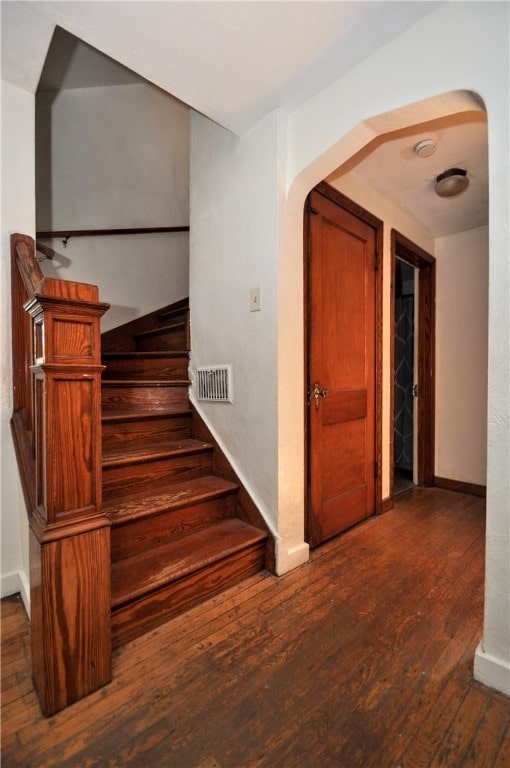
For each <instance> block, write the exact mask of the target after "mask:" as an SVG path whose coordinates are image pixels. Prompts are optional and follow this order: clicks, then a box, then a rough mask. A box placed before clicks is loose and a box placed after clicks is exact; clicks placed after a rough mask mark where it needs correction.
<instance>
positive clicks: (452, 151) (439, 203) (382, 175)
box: [328, 109, 489, 237]
mask: <svg viewBox="0 0 510 768" xmlns="http://www.w3.org/2000/svg"><path fill="white" fill-rule="evenodd" d="M426 139H433V140H434V141H435V142H436V144H437V149H436V151H435V152H434V154H432V155H431V156H430V157H425V158H420V157H418V155H417V154H416V152H415V147H416V145H417V144H418V143H419V142H421V141H423V140H426ZM449 168H461V169H463V170H465V171H467V176H468V179H469V182H470V183H469V187H468V189H467V190H466V191H465V192H463V193H462V194H461V195H459V196H458V197H452V198H442V197H439V196H438V195H436V194H435V192H434V185H435V179H436V177H437V176H439V174H441V173H443V171H446V170H448V169H449ZM347 174H352V176H353V177H354V179H355V180H356V181H358V182H359V183H360V184H361V185H365V186H369V187H372V188H375V190H376V191H377V192H379V193H380V194H381V195H383V196H384V197H386V198H388V199H389V200H390V201H391V202H392V203H393V204H394V205H396V206H398V207H399V208H401V209H402V210H404V211H405V212H406V213H407V214H408V215H409V216H410V217H411V218H413V219H415V220H416V221H417V222H418V223H419V224H420V225H421V226H423V227H425V228H426V229H427V230H428V231H429V232H430V233H431V234H432V235H433V237H444V236H446V235H451V234H455V233H457V232H464V231H465V230H468V229H473V228H475V227H481V226H483V225H485V224H487V222H488V209H489V176H488V158H487V116H486V113H485V112H484V111H483V110H481V109H480V110H479V111H473V112H466V113H463V114H461V115H457V116H455V117H451V118H449V119H448V118H445V119H442V120H437V121H434V122H431V123H427V124H425V125H420V126H415V127H413V128H411V129H408V130H406V131H401V132H398V133H397V134H393V135H389V136H388V135H387V136H385V137H383V138H382V139H381V140H380V141H378V142H376V144H375V146H374V145H371V146H370V147H368V148H367V149H366V150H365V151H364V152H363V153H360V154H359V155H358V156H356V157H353V158H351V160H350V161H349V162H348V163H346V164H345V165H344V166H343V167H342V168H339V169H338V170H337V171H335V172H334V173H332V174H331V175H330V176H329V177H328V181H330V183H332V184H333V185H335V184H336V183H338V186H339V187H340V189H341V182H342V178H344V177H345V176H346V175H347Z"/></svg>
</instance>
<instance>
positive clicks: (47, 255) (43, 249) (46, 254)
mask: <svg viewBox="0 0 510 768" xmlns="http://www.w3.org/2000/svg"><path fill="white" fill-rule="evenodd" d="M35 248H36V251H38V252H39V253H42V254H43V258H41V259H37V261H43V260H44V259H49V260H50V261H51V260H52V259H53V257H54V256H55V253H56V251H54V250H53V248H50V247H49V246H48V245H44V244H43V243H39V242H37V243H36V244H35Z"/></svg>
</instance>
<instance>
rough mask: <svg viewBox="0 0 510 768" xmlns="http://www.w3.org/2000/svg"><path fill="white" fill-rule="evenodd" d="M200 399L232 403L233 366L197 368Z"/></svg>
mask: <svg viewBox="0 0 510 768" xmlns="http://www.w3.org/2000/svg"><path fill="white" fill-rule="evenodd" d="M197 376H198V399H199V400H208V401H214V402H220V403H232V402H233V392H232V366H231V365H214V366H207V367H205V366H204V367H201V368H197Z"/></svg>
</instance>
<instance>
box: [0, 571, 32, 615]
mask: <svg viewBox="0 0 510 768" xmlns="http://www.w3.org/2000/svg"><path fill="white" fill-rule="evenodd" d="M18 592H19V593H20V595H21V599H22V601H23V605H24V606H25V610H26V612H27V616H30V587H29V585H28V580H27V577H26V575H25V574H24V573H23V572H22V571H13V572H12V573H3V574H2V576H1V577H0V595H1V597H2V599H3V598H4V597H10V596H11V595H15V594H17V593H18Z"/></svg>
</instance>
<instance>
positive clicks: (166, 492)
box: [103, 475, 238, 525]
mask: <svg viewBox="0 0 510 768" xmlns="http://www.w3.org/2000/svg"><path fill="white" fill-rule="evenodd" d="M237 489H238V486H237V485H236V484H235V483H231V482H229V481H228V480H223V479H222V478H220V477H217V476H216V475H205V476H203V477H195V478H192V479H190V480H184V481H181V482H177V483H176V482H171V481H165V482H163V483H160V484H159V485H157V484H155V485H154V486H153V487H152V488H151V491H150V493H147V490H146V489H145V490H143V491H138V492H136V493H133V491H132V490H130V489H129V488H124V489H122V490H121V491H117V492H116V493H115V494H112V495H111V498H108V495H106V496H105V499H104V502H103V513H104V514H105V515H107V517H108V518H109V520H110V522H111V523H112V525H120V524H121V523H125V522H129V521H131V520H137V519H139V518H141V517H148V516H151V515H157V514H159V513H160V512H165V511H168V510H171V509H176V508H178V507H181V506H184V505H189V504H197V503H199V502H201V501H206V500H208V499H212V498H218V497H220V496H226V495H228V494H231V493H235V491H237Z"/></svg>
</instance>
